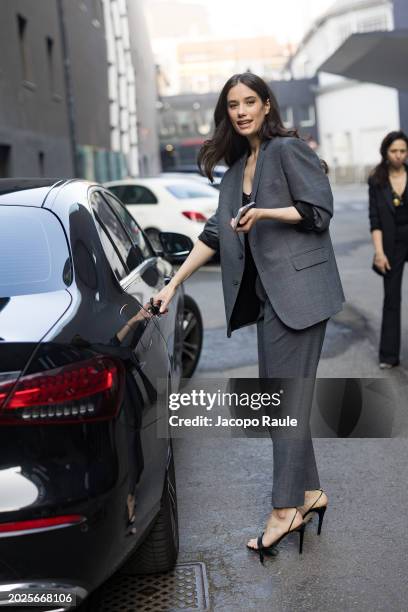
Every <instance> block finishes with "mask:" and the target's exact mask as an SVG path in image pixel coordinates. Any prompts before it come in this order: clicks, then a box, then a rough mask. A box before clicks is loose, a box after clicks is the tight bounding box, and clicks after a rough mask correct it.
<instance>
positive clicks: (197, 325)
mask: <svg viewBox="0 0 408 612" xmlns="http://www.w3.org/2000/svg"><path fill="white" fill-rule="evenodd" d="M202 345H203V319H202V317H201V312H200V309H199V307H198V305H197V303H196V302H195V300H193V298H192V297H190V296H189V295H185V296H184V312H183V348H182V357H181V361H182V378H191V376H192V375H193V374H194V372H195V369H196V367H197V364H198V360H199V359H200V355H201V348H202Z"/></svg>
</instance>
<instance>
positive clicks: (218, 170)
mask: <svg viewBox="0 0 408 612" xmlns="http://www.w3.org/2000/svg"><path fill="white" fill-rule="evenodd" d="M227 170H228V168H227V166H223V165H221V164H217V165H216V166H215V167H214V169H213V176H214V178H217V179H220V180H221V179H222V177H223V176H224V174H225V173H226V171H227ZM164 172H182V173H183V174H196V173H197V172H198V166H197V165H196V164H179V165H178V166H173V168H166V169H165V170H164Z"/></svg>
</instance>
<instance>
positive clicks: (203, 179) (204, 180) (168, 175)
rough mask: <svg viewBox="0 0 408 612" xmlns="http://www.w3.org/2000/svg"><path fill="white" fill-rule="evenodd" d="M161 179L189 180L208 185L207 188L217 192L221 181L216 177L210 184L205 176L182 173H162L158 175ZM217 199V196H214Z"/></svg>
mask: <svg viewBox="0 0 408 612" xmlns="http://www.w3.org/2000/svg"><path fill="white" fill-rule="evenodd" d="M160 176H161V177H164V178H178V179H182V178H188V179H189V180H193V181H198V182H199V183H204V185H208V186H209V187H213V188H214V189H216V190H217V191H219V189H220V185H221V179H220V178H218V177H214V181H213V182H211V181H210V180H209V179H208V178H207V177H206V176H203V175H202V174H199V173H198V172H197V173H193V172H190V173H186V174H185V173H184V172H170V171H168V172H162V173H161V174H160ZM215 195H216V196H217V197H218V194H215Z"/></svg>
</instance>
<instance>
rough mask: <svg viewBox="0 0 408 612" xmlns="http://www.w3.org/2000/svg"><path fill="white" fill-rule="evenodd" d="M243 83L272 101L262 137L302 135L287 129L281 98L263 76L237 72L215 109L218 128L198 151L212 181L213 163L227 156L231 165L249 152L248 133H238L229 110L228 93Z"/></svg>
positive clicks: (201, 163) (220, 96)
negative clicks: (283, 117)
mask: <svg viewBox="0 0 408 612" xmlns="http://www.w3.org/2000/svg"><path fill="white" fill-rule="evenodd" d="M238 83H243V84H244V85H246V86H247V87H249V88H250V89H252V90H253V91H255V92H256V93H257V94H258V96H259V97H260V98H261V100H262V102H263V103H264V104H265V103H266V102H267V100H269V102H270V111H269V112H268V114H267V115H265V119H264V122H263V124H262V126H261V129H260V132H259V136H260V138H261V141H263V140H269V139H271V138H274V137H275V136H296V137H297V138H299V135H298V133H297V130H295V129H287V128H285V126H284V125H283V122H282V119H281V116H280V112H279V106H278V102H277V100H276V98H275V96H274V94H273V92H272V90H271V89H270V87H268V85H267V84H266V83H265V81H264V80H263V79H261V78H260V77H259V76H257V75H256V74H252V72H243V73H242V74H234V75H233V76H232V77H230V78H229V79H228V81H227V82H226V83H225V85H224V87H223V88H222V91H221V93H220V95H219V98H218V101H217V104H216V106H215V110H214V124H215V130H214V134H213V137H212V138H211V139H210V140H206V141H205V142H204V144H203V145H202V147H201V149H200V152H199V154H198V160H197V162H198V165H199V167H200V170H201V171H202V172H204V174H205V175H206V176H207V177H208V178H209V179H210V180H211V181H212V180H213V176H212V171H213V169H214V166H215V165H216V164H217V163H218V162H219V161H220V160H222V159H223V160H224V161H225V163H226V164H227V165H228V166H232V164H233V163H234V162H235V161H237V159H239V158H240V157H241V156H242V155H244V154H245V153H248V152H249V142H248V140H247V138H246V137H245V136H241V135H240V134H238V133H237V132H236V131H235V130H234V128H233V126H232V124H231V121H230V118H229V116H228V110H227V96H228V92H229V90H230V89H231V88H232V87H235V85H238Z"/></svg>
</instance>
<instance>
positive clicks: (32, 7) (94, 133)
mask: <svg viewBox="0 0 408 612" xmlns="http://www.w3.org/2000/svg"><path fill="white" fill-rule="evenodd" d="M129 4H130V5H131V6H132V8H131V10H130V11H129V13H128V10H127V9H128V5H127V2H126V0H42V1H41V2H36V3H34V2H32V1H31V0H3V2H2V5H1V20H0V58H1V59H0V176H2V177H6V176H67V177H70V176H80V177H85V178H88V179H90V180H97V181H104V180H108V179H114V178H121V177H122V176H125V175H128V174H134V175H135V174H139V173H143V172H144V170H147V169H149V168H150V167H151V168H154V170H157V168H159V164H160V162H159V160H160V156H159V146H158V140H157V137H156V139H155V127H154V126H155V121H156V108H155V106H156V93H155V89H154V87H153V86H151V84H152V82H154V79H155V76H154V62H153V58H152V54H151V50H150V47H149V41H148V39H147V37H146V35H145V34H143V32H145V25H144V21H143V15H142V14H141V13H140V11H139V13H137V11H135V10H134V9H133V5H134V3H133V2H130V3H129ZM137 4H138V3H137ZM130 21H131V24H130V25H129V22H130ZM130 30H132V35H133V38H132V41H131V36H130ZM142 62H144V67H143V71H142V69H141V64H142ZM136 70H139V74H140V83H139V89H140V95H139V97H138V96H137V76H136V74H135V72H136ZM145 83H147V86H146V87H144V85H145ZM142 92H143V93H142ZM138 101H139V104H140V113H139V114H138V113H137V109H136V107H137V103H138ZM145 126H150V127H149V129H150V130H151V132H150V138H143V137H141V135H142V136H143V134H144V132H143V130H144V129H145ZM146 156H147V158H148V163H144V164H143V160H144V159H145V158H146ZM141 161H142V163H140V162H141Z"/></svg>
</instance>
